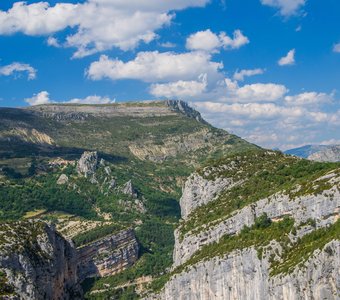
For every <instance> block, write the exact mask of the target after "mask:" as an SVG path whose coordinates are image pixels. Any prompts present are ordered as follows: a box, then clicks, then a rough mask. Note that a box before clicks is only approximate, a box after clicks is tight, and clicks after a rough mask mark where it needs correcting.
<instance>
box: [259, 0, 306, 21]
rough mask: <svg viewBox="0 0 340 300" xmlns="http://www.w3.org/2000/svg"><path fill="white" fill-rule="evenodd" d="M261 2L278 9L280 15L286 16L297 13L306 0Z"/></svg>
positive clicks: (266, 0)
mask: <svg viewBox="0 0 340 300" xmlns="http://www.w3.org/2000/svg"><path fill="white" fill-rule="evenodd" d="M261 3H262V4H263V5H267V6H271V7H275V8H277V9H279V11H280V14H281V15H282V16H285V17H288V16H291V15H294V14H297V13H298V12H299V10H300V9H301V8H302V7H303V6H304V5H305V4H306V0H261Z"/></svg>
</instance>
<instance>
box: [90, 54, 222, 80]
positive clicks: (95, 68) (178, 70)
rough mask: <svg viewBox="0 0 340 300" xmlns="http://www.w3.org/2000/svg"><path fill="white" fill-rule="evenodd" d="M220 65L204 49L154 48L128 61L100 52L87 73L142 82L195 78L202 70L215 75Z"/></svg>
mask: <svg viewBox="0 0 340 300" xmlns="http://www.w3.org/2000/svg"><path fill="white" fill-rule="evenodd" d="M222 68H223V64H222V63H217V62H212V61H211V56H210V55H209V54H207V53H203V52H188V53H183V54H175V53H173V52H164V53H160V52H158V51H153V52H140V53H138V54H137V56H136V58H135V59H134V60H130V61H128V62H123V61H121V60H118V59H110V58H109V57H108V56H106V55H102V56H101V57H100V59H99V60H98V61H95V62H93V63H92V64H91V65H90V67H89V69H88V70H87V76H88V77H89V78H90V79H92V80H100V79H104V78H108V79H111V80H118V79H137V80H142V81H145V82H166V81H178V80H183V81H187V80H196V79H197V78H198V77H199V76H200V75H201V74H207V76H208V77H210V78H217V77H219V76H220V74H219V71H220V70H221V69H222Z"/></svg>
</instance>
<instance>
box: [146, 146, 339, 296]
mask: <svg viewBox="0 0 340 300" xmlns="http://www.w3.org/2000/svg"><path fill="white" fill-rule="evenodd" d="M245 161H247V164H244V163H242V162H245ZM283 163H284V164H285V166H286V167H285V168H286V170H285V171H283V174H284V176H285V180H288V181H290V184H289V185H287V182H286V184H285V185H284V186H282V188H281V190H280V178H279V177H277V178H276V179H270V176H278V174H280V173H279V172H278V171H277V169H276V167H277V166H279V165H280V164H281V165H282V166H283ZM304 164H306V162H305V161H300V160H299V159H294V158H289V157H285V156H283V155H282V154H279V153H276V152H269V151H267V152H253V153H249V154H247V155H245V156H234V157H232V158H227V159H225V160H224V161H219V162H217V163H215V164H213V165H212V166H209V167H206V168H204V169H202V170H199V171H198V172H196V173H194V174H192V175H191V176H190V177H189V179H188V181H187V182H186V184H185V186H184V189H183V196H182V198H181V200H180V204H181V210H182V218H183V221H182V222H181V223H180V226H179V227H178V228H177V229H176V231H175V241H176V242H175V249H174V265H173V269H172V271H171V272H170V274H168V275H166V276H164V278H163V281H162V280H159V283H157V284H155V286H156V288H157V289H159V288H160V287H163V285H164V282H165V285H164V287H163V288H162V289H161V292H160V293H159V294H156V295H154V296H151V297H150V296H149V297H148V298H150V299H202V300H203V299H338V298H337V297H338V295H339V291H340V277H339V273H338V270H339V258H340V252H339V249H340V248H339V245H340V241H339V238H340V231H339V230H340V226H339V225H340V224H339V223H340V221H339V219H340V218H339V217H340V169H339V166H338V165H329V166H328V167H327V168H325V169H324V170H322V171H321V170H318V172H315V174H314V175H313V176H310V177H309V178H308V181H304V180H307V178H306V177H305V176H304V180H301V178H300V176H301V175H299V174H298V173H296V172H297V171H296V170H299V169H300V170H301V167H302V165H304ZM313 164H314V167H312V169H314V168H316V169H318V167H320V166H321V165H318V163H311V166H312V165H313ZM251 166H252V167H251ZM306 166H307V165H305V167H306ZM317 166H318V167H317ZM246 168H247V169H246ZM252 169H256V170H257V174H256V173H253V172H252ZM264 170H265V172H266V174H265V175H266V176H265V178H264V179H265V180H266V181H267V183H268V180H269V181H270V182H269V184H268V187H267V191H266V192H264V193H262V192H261V193H255V192H254V193H252V195H251V198H250V201H249V203H248V202H247V201H245V202H244V204H242V201H240V202H239V203H238V205H237V206H236V207H235V208H234V209H230V206H232V202H230V201H233V197H236V196H237V197H238V198H239V199H242V198H243V199H244V198H245V197H246V192H245V191H247V190H248V189H249V188H250V185H249V184H250V183H252V182H253V183H257V184H260V186H261V177H262V176H263V173H262V172H263V171H264ZM273 171H276V172H275V173H272V172H273ZM267 172H268V174H267ZM306 174H307V173H306ZM258 176H259V177H258ZM289 178H290V179H289ZM253 189H257V186H253ZM271 190H272V191H275V192H271ZM248 192H249V191H248ZM266 193H267V194H268V196H266V195H265V194H266ZM257 194H258V195H257ZM231 195H232V198H229V199H228V196H231ZM228 202H229V204H228ZM227 205H229V207H228V208H227V209H223V208H222V206H227ZM212 210H213V212H212ZM223 210H224V211H223ZM209 215H210V216H209Z"/></svg>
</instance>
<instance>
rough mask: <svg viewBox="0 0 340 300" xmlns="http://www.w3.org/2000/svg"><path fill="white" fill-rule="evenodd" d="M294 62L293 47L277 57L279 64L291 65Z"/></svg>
mask: <svg viewBox="0 0 340 300" xmlns="http://www.w3.org/2000/svg"><path fill="white" fill-rule="evenodd" d="M294 63H295V49H292V50H290V51H289V52H288V53H287V55H286V56H284V57H282V58H280V59H279V61H278V64H279V65H280V66H288V65H293V64H294Z"/></svg>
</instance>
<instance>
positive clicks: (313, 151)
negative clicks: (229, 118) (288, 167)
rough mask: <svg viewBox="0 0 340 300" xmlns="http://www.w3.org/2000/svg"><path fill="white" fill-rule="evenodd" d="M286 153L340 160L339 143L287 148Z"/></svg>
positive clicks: (323, 159)
mask: <svg viewBox="0 0 340 300" xmlns="http://www.w3.org/2000/svg"><path fill="white" fill-rule="evenodd" d="M285 153H286V154H289V155H295V156H298V157H302V158H307V159H310V160H315V161H325V162H327V161H329V162H336V161H340V146H339V145H307V146H303V147H300V148H295V149H290V150H287V151H285Z"/></svg>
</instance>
